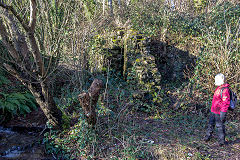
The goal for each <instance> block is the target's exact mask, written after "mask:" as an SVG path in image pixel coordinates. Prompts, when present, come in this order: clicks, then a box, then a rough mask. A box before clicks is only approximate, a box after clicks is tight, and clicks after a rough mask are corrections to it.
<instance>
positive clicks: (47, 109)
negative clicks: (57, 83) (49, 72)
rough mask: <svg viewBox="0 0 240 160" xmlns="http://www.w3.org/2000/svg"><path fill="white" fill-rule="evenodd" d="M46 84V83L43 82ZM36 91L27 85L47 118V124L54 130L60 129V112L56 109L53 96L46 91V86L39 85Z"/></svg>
mask: <svg viewBox="0 0 240 160" xmlns="http://www.w3.org/2000/svg"><path fill="white" fill-rule="evenodd" d="M45 83H46V82H45ZM37 88H40V90H39V89H36V88H34V87H33V85H32V84H30V85H28V89H29V90H30V91H31V93H32V94H33V96H34V97H35V99H36V101H37V103H38V104H39V106H40V108H41V109H42V111H43V113H44V114H45V116H46V117H47V119H48V121H49V123H50V124H51V125H52V127H53V128H54V129H61V128H62V112H61V110H59V109H58V108H57V105H56V104H55V102H54V100H53V96H52V95H51V94H50V92H49V91H48V87H47V85H45V84H44V85H43V83H42V84H41V86H37Z"/></svg>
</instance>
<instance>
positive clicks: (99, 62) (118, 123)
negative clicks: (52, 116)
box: [0, 0, 240, 160]
mask: <svg viewBox="0 0 240 160" xmlns="http://www.w3.org/2000/svg"><path fill="white" fill-rule="evenodd" d="M48 2H49V3H48ZM164 2H165V1H158V0H156V1H155V0H153V1H151V2H145V1H141V0H131V1H130V2H129V4H125V2H124V3H123V2H122V3H123V4H122V5H121V7H120V6H119V7H114V16H113V17H111V16H109V14H108V12H110V9H109V8H108V7H107V4H106V6H105V8H103V6H104V5H103V4H102V3H100V2H97V1H92V0H84V1H82V2H81V4H80V3H77V2H74V1H71V2H69V1H67V0H66V1H61V2H59V3H56V1H54V0H48V1H46V3H44V4H42V3H40V2H39V4H38V6H43V7H42V8H41V9H39V12H40V13H41V14H39V19H38V21H37V29H36V33H35V34H36V37H37V39H38V41H39V42H38V44H39V45H40V48H41V53H42V54H43V55H44V60H45V61H44V62H45V65H46V66H48V67H47V68H48V69H49V70H48V71H49V73H50V74H49V77H48V78H49V79H50V86H49V88H50V89H51V92H52V93H53V94H54V100H55V102H56V104H57V106H58V108H59V109H60V110H61V111H62V113H63V129H62V130H60V131H56V130H53V129H51V127H50V125H49V128H50V131H49V132H47V133H45V135H44V139H43V142H44V144H45V146H46V151H47V152H48V153H49V154H52V155H54V156H55V157H56V158H57V159H94V158H96V159H98V158H103V159H164V160H165V159H196V160H198V159H206V160H207V159H234V158H235V157H234V155H235V156H239V138H240V132H239V129H240V128H239V127H240V124H239V120H240V119H239V116H238V115H239V113H240V107H239V104H238V107H237V109H236V110H235V111H234V112H229V114H228V122H227V124H226V128H227V137H226V139H227V141H228V142H229V145H228V146H226V147H220V148H219V147H216V146H217V145H216V143H215V142H216V139H213V140H211V141H210V142H209V143H204V142H203V141H202V139H203V136H204V134H205V128H206V125H207V123H208V122H207V120H208V113H209V109H210V106H211V99H212V96H213V92H214V89H215V86H214V76H215V75H216V74H217V73H220V72H221V73H224V74H225V75H226V77H227V81H228V83H229V84H231V88H232V90H233V91H234V92H236V93H237V94H238V95H240V94H239V93H240V83H239V77H240V73H239V70H240V66H239V65H240V63H239V62H240V53H239V44H240V37H239V32H240V30H239V28H240V21H239V19H240V6H239V4H235V3H231V2H224V3H219V2H218V3H216V4H211V3H210V2H208V1H206V0H194V1H191V2H189V1H184V4H185V6H184V7H181V6H180V5H179V6H177V5H176V6H175V9H173V8H171V7H170V6H169V4H168V5H167V4H166V5H164ZM15 3H16V1H14V3H13V5H14V6H17V5H19V4H15ZM20 4H21V3H20ZM23 4H24V6H26V5H27V3H23ZM23 4H21V5H23ZM114 4H115V6H118V4H117V2H115V1H114ZM18 9H20V8H17V10H18ZM45 9H47V11H46V12H45ZM104 9H105V10H104ZM103 10H104V11H103ZM102 12H104V14H103V13H102ZM22 16H23V15H22ZM26 17H28V15H26ZM1 51H2V52H1V54H0V55H2V56H1V57H4V56H3V54H2V53H6V51H5V50H4V48H3V49H2V50H1ZM4 60H5V59H4V58H2V61H4ZM94 78H98V79H101V80H103V82H104V87H103V89H102V91H101V95H100V97H99V100H98V103H97V108H96V111H97V115H98V118H97V124H96V126H94V127H93V128H91V127H90V126H88V124H87V122H86V119H85V118H86V117H85V116H84V113H83V110H82V108H81V106H80V105H79V102H78V99H77V98H78V95H79V94H80V93H82V92H83V91H86V90H87V89H88V88H89V86H90V84H91V82H92V81H93V79H94ZM10 79H11V77H10V76H9V75H6V73H5V72H0V112H1V113H2V114H1V118H3V119H5V118H6V117H7V115H11V116H13V117H14V116H17V115H19V114H27V113H29V112H30V111H31V110H32V109H35V108H36V103H35V100H34V98H33V96H32V95H31V94H30V93H29V92H27V91H26V89H25V88H24V87H23V86H21V85H18V84H20V83H19V82H17V81H16V80H14V83H15V82H16V83H17V84H12V82H11V80H10ZM10 84H11V85H10ZM16 86H17V87H16ZM19 86H20V87H19ZM16 88H17V89H16ZM9 91H10V92H9ZM226 153H228V154H226Z"/></svg>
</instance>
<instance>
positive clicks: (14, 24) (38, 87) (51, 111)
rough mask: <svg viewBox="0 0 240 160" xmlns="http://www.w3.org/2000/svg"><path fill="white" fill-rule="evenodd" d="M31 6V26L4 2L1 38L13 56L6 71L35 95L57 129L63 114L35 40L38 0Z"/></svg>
mask: <svg viewBox="0 0 240 160" xmlns="http://www.w3.org/2000/svg"><path fill="white" fill-rule="evenodd" d="M29 2H30V18H29V22H28V23H27V22H26V21H25V20H24V19H23V18H22V17H21V16H20V15H19V14H18V13H17V12H16V10H15V9H14V8H13V6H11V5H7V4H6V3H4V2H3V1H2V0H0V6H1V7H2V9H3V14H1V17H0V36H1V38H2V42H3V44H4V46H5V47H6V49H7V50H8V52H9V54H10V56H11V59H10V60H9V61H8V62H6V63H4V67H5V68H6V69H7V70H8V72H9V73H10V74H12V75H13V76H15V77H16V78H17V79H19V80H20V81H21V82H22V83H23V84H24V85H25V86H26V87H27V88H28V89H29V90H30V91H31V93H32V94H33V96H34V97H35V99H36V101H37V103H38V104H39V106H40V107H41V109H42V110H43V112H44V114H45V115H46V117H47V118H48V120H49V122H50V124H51V125H52V126H53V127H54V128H61V125H62V112H61V111H60V110H59V109H58V108H57V106H56V104H55V102H54V100H53V96H52V95H51V94H50V92H49V87H48V85H49V78H48V72H47V71H46V69H45V67H44V62H43V59H42V55H41V53H40V49H39V46H38V43H37V41H36V38H35V36H34V31H35V26H36V14H37V13H36V0H29Z"/></svg>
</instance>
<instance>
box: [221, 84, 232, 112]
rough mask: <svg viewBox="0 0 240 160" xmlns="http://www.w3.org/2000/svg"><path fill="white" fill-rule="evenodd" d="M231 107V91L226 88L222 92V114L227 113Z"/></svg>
mask: <svg viewBox="0 0 240 160" xmlns="http://www.w3.org/2000/svg"><path fill="white" fill-rule="evenodd" d="M229 105H230V92H229V89H228V88H226V89H224V90H223V91H222V104H221V110H220V112H227V110H228V107H229Z"/></svg>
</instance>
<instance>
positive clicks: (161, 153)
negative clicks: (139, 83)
mask: <svg viewBox="0 0 240 160" xmlns="http://www.w3.org/2000/svg"><path fill="white" fill-rule="evenodd" d="M134 119H135V123H137V124H138V126H140V128H139V131H138V134H139V135H141V136H143V137H145V139H147V140H149V142H151V141H152V143H153V145H152V147H151V149H152V151H153V152H154V154H155V155H156V157H158V159H182V158H188V159H207V158H209V159H221V160H222V159H227V160H231V159H233V160H235V159H240V124H239V123H238V124H237V123H234V122H227V123H226V130H227V136H226V140H227V142H228V144H227V145H226V146H224V147H219V146H218V143H217V136H216V134H214V136H213V138H212V140H211V141H210V142H208V143H205V142H204V141H203V140H202V139H203V137H204V135H205V125H206V120H205V119H201V118H200V117H197V116H184V115H179V116H176V117H174V118H165V119H160V118H159V119H158V118H156V117H155V118H154V117H147V116H146V115H145V116H144V115H142V116H138V117H135V118H134Z"/></svg>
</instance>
